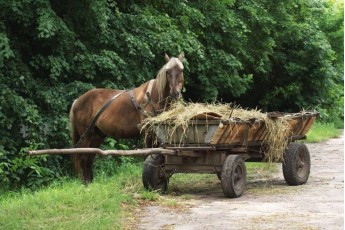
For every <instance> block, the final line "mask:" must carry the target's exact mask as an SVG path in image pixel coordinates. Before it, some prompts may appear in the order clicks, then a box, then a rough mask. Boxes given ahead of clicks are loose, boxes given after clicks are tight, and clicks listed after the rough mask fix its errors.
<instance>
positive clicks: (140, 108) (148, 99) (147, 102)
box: [128, 79, 157, 117]
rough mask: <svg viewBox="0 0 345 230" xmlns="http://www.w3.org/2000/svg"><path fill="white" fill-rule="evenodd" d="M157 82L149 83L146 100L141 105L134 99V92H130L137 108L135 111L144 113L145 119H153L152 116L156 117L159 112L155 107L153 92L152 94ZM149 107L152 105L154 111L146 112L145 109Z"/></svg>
mask: <svg viewBox="0 0 345 230" xmlns="http://www.w3.org/2000/svg"><path fill="white" fill-rule="evenodd" d="M154 82H155V80H154V79H153V80H151V81H150V83H149V86H148V87H147V90H146V93H145V98H144V100H143V101H142V102H141V104H140V105H139V103H138V101H137V100H136V99H135V97H134V93H133V90H129V91H128V94H129V96H130V98H131V101H132V103H133V105H134V107H135V109H136V110H137V111H138V112H140V113H142V114H143V115H144V116H145V117H152V116H156V115H157V111H156V109H155V107H154V105H153V102H152V99H151V92H152V88H153V83H154ZM147 105H151V108H152V111H146V110H145V107H146V106H147Z"/></svg>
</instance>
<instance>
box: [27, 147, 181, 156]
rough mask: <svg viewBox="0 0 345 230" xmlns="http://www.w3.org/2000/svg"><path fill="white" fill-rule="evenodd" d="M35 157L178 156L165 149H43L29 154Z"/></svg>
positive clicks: (174, 152)
mask: <svg viewBox="0 0 345 230" xmlns="http://www.w3.org/2000/svg"><path fill="white" fill-rule="evenodd" d="M28 154H29V155H30V156H33V155H44V154H51V155H59V154H97V155H102V156H148V155H151V154H162V155H176V151H175V150H170V149H163V148H148V149H136V150H102V149H98V148H72V149H42V150H31V151H29V152H28Z"/></svg>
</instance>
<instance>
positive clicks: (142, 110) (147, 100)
mask: <svg viewBox="0 0 345 230" xmlns="http://www.w3.org/2000/svg"><path fill="white" fill-rule="evenodd" d="M154 82H155V80H154V79H153V80H151V81H150V83H149V86H148V87H147V90H146V93H145V98H144V100H143V101H142V104H143V105H139V104H138V102H137V100H136V99H135V97H134V93H133V90H126V91H123V92H121V93H119V94H116V95H114V96H113V97H112V98H111V99H110V100H109V101H107V103H105V104H104V105H103V106H102V108H101V109H100V110H98V112H97V113H96V115H95V116H94V118H93V119H92V121H91V122H90V124H89V126H88V127H87V128H86V130H85V132H84V133H83V135H81V137H80V139H79V141H78V142H77V144H75V145H74V148H79V147H80V145H81V143H83V141H84V139H85V136H86V135H87V134H89V132H90V131H91V130H93V129H94V127H95V125H96V122H97V120H98V118H99V117H100V116H101V115H102V113H103V112H104V111H105V110H106V109H107V108H108V107H109V106H110V104H111V103H112V102H113V101H114V100H115V99H116V98H118V97H119V96H121V95H122V94H124V93H126V92H128V94H129V96H130V98H131V101H132V103H133V104H134V107H135V109H136V110H137V111H138V112H140V113H142V114H143V115H144V116H146V117H150V116H156V114H157V112H156V109H155V107H154V105H153V102H152V99H151V92H152V88H153V83H154ZM148 104H150V105H151V107H152V112H149V111H146V110H145V107H146V106H147V105H148Z"/></svg>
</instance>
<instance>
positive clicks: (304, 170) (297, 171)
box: [283, 142, 310, 185]
mask: <svg viewBox="0 0 345 230" xmlns="http://www.w3.org/2000/svg"><path fill="white" fill-rule="evenodd" d="M309 173H310V155H309V150H308V148H307V146H306V145H304V144H302V143H294V142H292V143H290V144H289V145H288V147H287V149H286V150H285V153H284V162H283V174H284V178H285V181H286V183H287V184H289V185H301V184H305V183H306V182H307V180H308V178H309Z"/></svg>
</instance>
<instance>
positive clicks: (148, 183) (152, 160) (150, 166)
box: [142, 155, 168, 193]
mask: <svg viewBox="0 0 345 230" xmlns="http://www.w3.org/2000/svg"><path fill="white" fill-rule="evenodd" d="M164 162H165V158H164V156H163V155H150V156H148V157H147V158H146V160H145V162H144V168H143V174H142V180H143V185H144V187H145V188H146V189H148V190H158V191H160V192H162V193H164V192H165V191H166V190H167V188H168V177H167V175H166V173H165V171H164Z"/></svg>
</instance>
